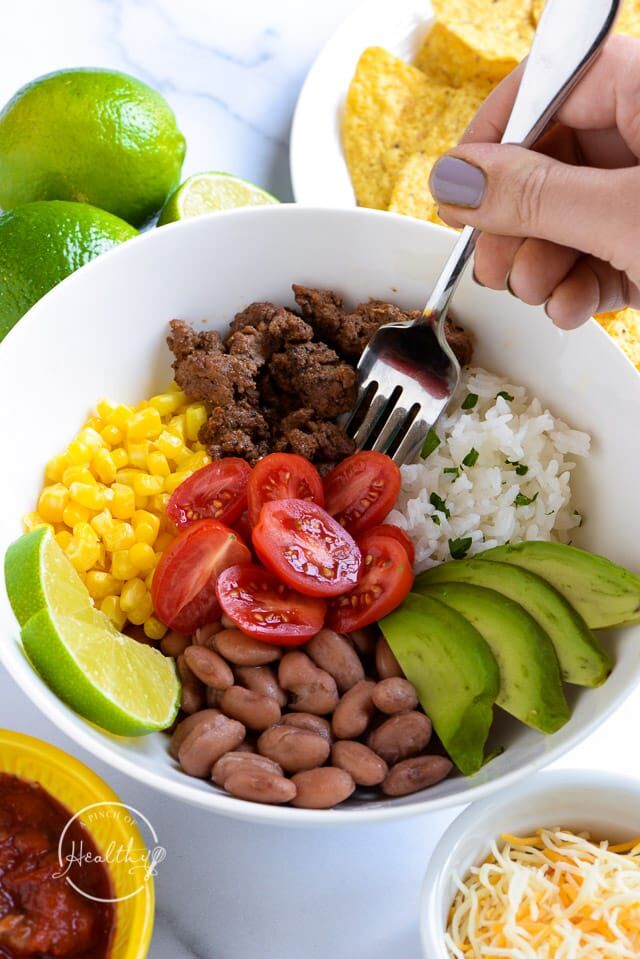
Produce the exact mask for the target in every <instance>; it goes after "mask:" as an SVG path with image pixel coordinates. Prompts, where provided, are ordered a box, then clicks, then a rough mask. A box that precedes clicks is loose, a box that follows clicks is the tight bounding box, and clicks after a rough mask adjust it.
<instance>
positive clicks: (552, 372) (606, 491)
mask: <svg viewBox="0 0 640 959" xmlns="http://www.w3.org/2000/svg"><path fill="white" fill-rule="evenodd" d="M454 239H455V238H454V237H453V236H452V235H451V233H450V232H448V231H447V230H445V229H443V228H442V227H437V226H433V225H432V224H429V223H423V222H422V221H420V220H415V219H412V218H410V217H403V216H398V215H396V214H393V213H381V212H378V211H374V210H363V209H359V210H327V209H321V210H318V209H308V208H305V207H301V206H296V205H293V204H292V205H286V204H283V205H282V206H272V207H262V208H254V209H251V208H248V209H245V210H239V211H234V212H231V213H214V214H212V215H210V216H203V217H196V218H194V219H192V220H185V221H183V222H181V223H176V224H173V225H171V226H165V227H162V228H161V229H157V230H152V231H151V232H149V233H147V234H145V235H144V236H141V237H138V238H136V239H134V240H130V241H129V242H127V243H125V244H124V245H123V246H121V247H118V248H116V249H115V250H113V251H111V252H110V253H107V254H105V255H104V256H101V257H99V258H98V259H97V260H94V261H93V263H90V264H89V265H88V266H87V267H85V268H83V269H81V270H79V271H78V272H77V273H75V274H73V275H72V276H71V277H69V278H68V279H67V280H65V281H64V282H63V283H61V284H60V286H58V287H57V288H56V289H54V290H52V292H51V293H49V294H48V295H47V296H46V297H44V299H43V300H41V301H40V302H39V303H38V304H36V306H35V307H34V308H33V309H32V310H31V311H30V313H29V314H28V315H27V316H26V317H24V318H23V319H22V320H21V321H20V323H19V324H18V325H17V327H16V328H15V329H14V330H13V331H12V332H11V333H10V334H9V336H8V337H7V338H6V339H5V340H4V342H3V343H2V344H0V436H2V440H3V450H5V451H9V452H8V453H7V452H5V455H4V456H3V462H2V466H3V468H2V470H0V557H1V556H3V555H4V551H5V549H6V547H7V545H8V543H9V542H10V541H11V540H13V539H14V537H17V536H19V535H20V532H21V522H20V520H21V517H22V515H24V514H25V513H27V512H29V511H31V510H32V509H33V508H34V505H35V503H36V501H37V497H38V493H39V490H40V487H41V483H42V470H43V467H44V464H45V463H46V462H47V460H48V459H49V458H50V457H51V456H53V455H55V454H56V453H58V452H61V451H62V450H64V448H65V447H66V445H67V443H68V442H69V441H70V440H71V439H72V438H73V437H74V435H75V434H76V432H77V430H78V428H79V427H80V426H81V425H82V423H83V421H84V419H85V418H86V416H87V414H88V412H89V410H90V409H91V408H92V407H93V406H94V405H95V403H96V401H97V400H99V399H100V398H101V397H102V396H107V397H110V398H111V399H113V400H116V401H120V402H131V401H136V400H139V399H142V398H144V397H148V396H151V395H152V394H153V393H155V392H157V391H158V390H161V389H163V388H166V386H167V383H168V381H169V380H170V378H171V371H170V362H171V357H170V355H169V352H168V350H167V347H166V344H165V337H166V334H167V324H168V321H169V320H170V319H172V318H173V317H181V318H183V319H185V320H189V321H192V322H196V323H199V322H202V321H205V320H206V321H207V322H208V323H209V328H216V327H217V328H218V329H220V330H221V331H222V330H225V329H226V328H227V325H228V323H229V320H230V319H231V318H232V317H233V315H234V314H235V313H236V312H237V311H238V310H240V309H242V308H243V307H244V306H246V305H247V304H248V303H250V302H251V301H252V300H271V301H272V302H274V303H292V298H291V283H292V282H298V283H303V284H307V285H310V286H326V287H329V288H333V289H336V290H340V291H341V292H342V293H343V294H344V295H345V296H348V299H349V301H350V302H353V301H361V300H365V299H366V298H367V297H369V296H374V297H377V298H380V299H389V300H391V301H393V302H397V303H399V304H401V305H404V306H406V307H415V305H416V304H419V303H423V302H424V301H425V300H426V298H427V292H428V291H429V290H430V289H431V285H432V283H433V281H434V279H435V277H436V276H437V274H438V273H439V271H440V268H441V265H442V263H443V262H444V260H445V259H446V257H447V255H448V254H449V251H450V249H451V246H452V244H453V242H454ZM456 311H457V314H458V316H459V318H460V320H461V322H462V323H463V324H464V325H465V326H466V327H468V328H469V329H470V330H471V331H472V332H473V333H474V334H475V337H476V341H477V349H476V359H477V362H478V363H479V364H480V365H482V366H484V367H486V368H487V369H493V370H495V371H496V372H499V373H504V374H508V376H509V378H510V380H511V382H515V383H523V384H524V385H526V386H528V387H529V388H530V389H531V390H532V392H533V393H535V394H536V395H537V396H538V397H539V398H540V399H541V400H542V402H543V403H545V404H548V405H549V406H550V408H551V409H552V410H553V412H554V413H555V414H556V415H558V416H561V417H563V418H564V419H565V420H566V421H567V422H569V423H570V424H571V425H572V426H575V427H576V428H577V429H586V430H588V431H589V432H591V434H592V436H593V452H592V454H591V455H590V457H589V459H588V460H587V461H586V463H584V464H583V465H582V466H581V467H580V468H579V469H578V470H576V474H575V479H574V491H575V502H576V508H579V509H580V510H581V512H584V514H585V515H586V518H587V522H586V524H585V526H584V527H583V529H581V530H580V531H579V532H580V536H581V540H580V542H581V544H582V545H584V546H586V547H587V548H590V549H593V550H594V551H596V552H600V553H603V554H604V555H607V556H609V557H610V558H611V559H613V560H616V561H618V562H621V563H624V564H626V565H629V566H632V567H634V566H636V567H637V566H639V565H640V563H639V562H638V543H640V510H638V508H637V495H636V483H635V481H634V480H632V477H636V476H638V474H640V448H639V444H638V440H637V436H638V433H637V411H638V407H639V404H640V378H638V376H637V373H636V371H635V369H634V367H633V366H632V365H631V363H630V362H629V361H628V360H627V359H625V357H624V355H623V354H622V353H621V352H620V351H619V350H618V349H617V347H616V346H615V345H614V343H613V342H612V341H611V340H610V339H609V337H608V336H607V335H606V333H605V332H604V331H603V330H602V329H601V328H600V327H599V326H598V325H597V324H596V323H595V322H592V323H588V324H586V325H585V326H584V327H582V328H581V329H579V330H577V331H576V332H574V333H570V334H562V333H560V332H559V331H558V330H557V329H556V328H555V327H553V326H552V325H551V323H550V322H549V320H548V319H547V317H546V316H545V314H544V311H543V310H542V309H534V308H532V307H527V306H525V305H524V304H522V303H520V302H518V301H517V300H514V299H513V298H512V297H510V296H509V295H508V294H504V293H503V294H501V293H495V292H493V291H491V290H486V289H480V288H479V287H478V286H477V285H476V284H475V283H474V282H473V281H472V279H471V277H470V276H466V277H464V278H463V280H462V283H461V285H460V289H459V290H458V292H457V294H456ZM611 647H612V649H613V651H614V655H615V659H616V667H615V669H614V671H613V674H612V676H611V678H610V679H609V680H608V682H607V683H606V684H605V685H604V686H602V687H601V688H600V689H595V690H588V691H578V690H576V689H573V690H572V691H571V699H572V701H573V702H574V710H573V715H572V717H571V720H570V721H569V722H568V723H567V724H566V726H564V727H563V728H562V729H561V730H560V731H559V732H558V733H556V734H555V735H554V736H549V737H544V736H542V735H540V734H539V733H536V732H534V731H533V730H532V729H528V728H526V727H524V726H522V725H520V724H518V723H516V722H515V721H514V720H510V719H509V718H508V717H506V716H505V717H504V718H503V717H501V718H500V721H499V723H496V726H495V737H496V738H495V739H494V743H500V744H501V745H503V746H505V752H504V753H503V755H501V756H499V757H498V758H496V759H494V760H493V761H492V762H490V763H489V764H488V765H487V766H486V767H485V768H484V769H483V770H481V772H479V773H478V774H477V775H476V776H473V777H472V778H470V779H464V778H463V777H461V776H454V777H451V778H449V779H447V780H445V781H444V782H442V783H439V784H438V785H437V786H435V787H433V788H432V789H429V790H425V791H423V792H422V793H418V794H415V795H413V796H406V797H403V798H401V799H380V800H376V801H371V802H364V801H362V800H360V801H356V800H349V801H348V803H346V804H344V805H343V806H341V807H340V808H338V809H335V810H328V811H317V812H314V811H311V810H302V809H290V808H278V807H269V806H262V805H257V804H254V803H247V802H241V801H240V800H237V799H234V798H232V797H231V796H228V795H226V794H225V793H223V792H221V791H220V790H218V789H216V788H214V787H213V786H212V784H211V783H207V782H204V781H201V780H197V779H191V778H189V777H188V776H185V775H184V774H183V773H182V772H180V770H179V769H178V768H177V765H176V764H175V763H174V762H173V761H172V760H171V759H170V758H169V756H168V754H167V737H166V736H164V735H163V734H161V733H157V734H155V735H152V736H147V737H144V738H140V739H124V738H119V737H114V736H109V735H107V734H106V733H103V732H102V731H101V730H99V729H97V728H96V727H94V726H91V725H89V724H88V723H86V722H85V721H84V720H82V719H81V718H80V717H79V716H77V715H76V714H75V713H73V712H72V711H71V710H70V709H68V708H67V707H66V706H65V705H64V704H63V703H62V702H60V700H59V699H58V698H57V697H56V696H55V695H54V694H53V693H52V692H51V691H50V690H49V689H48V688H47V686H46V685H45V683H44V682H43V681H42V680H41V679H40V677H39V676H38V675H37V674H36V673H35V672H34V670H33V669H32V668H31V666H30V665H29V663H28V662H27V660H26V659H25V657H24V655H23V653H22V649H21V646H20V637H19V631H18V627H17V624H16V621H15V619H14V617H13V614H12V612H11V609H10V607H9V603H8V600H7V598H6V595H5V590H4V583H3V585H2V586H0V654H1V656H2V660H3V662H4V664H5V665H6V667H7V669H8V670H9V672H10V673H11V674H12V676H13V677H14V679H15V680H16V682H17V683H18V684H19V686H20V687H21V688H22V689H23V690H24V692H25V693H26V694H27V695H28V696H29V697H30V698H31V699H32V700H33V701H34V703H36V705H37V706H39V707H40V709H42V711H43V712H44V713H45V715H46V716H48V717H49V719H50V720H51V721H52V722H53V723H55V724H56V725H58V726H59V727H60V728H61V729H62V730H63V731H64V732H66V733H67V735H69V736H70V737H71V738H72V739H74V740H75V741H76V742H77V743H79V744H80V745H81V746H83V747H84V748H85V749H87V750H88V751H89V752H90V753H93V754H94V755H95V756H96V757H98V758H100V759H103V760H105V761H106V762H108V763H111V764H112V765H114V766H115V767H116V768H118V769H120V770H121V771H122V772H125V773H127V774H128V775H130V776H133V777H134V778H136V779H138V780H140V781H141V782H144V783H146V784H148V785H150V786H153V787H155V788H157V789H161V790H164V791H165V792H167V793H170V794H171V795H172V796H174V797H175V798H179V799H182V800H185V801H188V802H192V803H196V804H198V805H200V806H202V807H204V808H207V809H210V810H212V811H216V812H218V813H223V814H226V815H229V816H236V817H238V818H242V819H249V820H255V821H263V822H272V823H278V824H282V825H312V824H316V823H319V824H338V823H349V824H352V823H357V822H359V821H374V820H378V819H394V818H401V817H406V816H410V815H412V814H415V813H424V812H428V811H432V810H437V809H443V808H445V807H447V806H454V805H458V804H460V803H464V802H470V801H471V800H473V799H477V798H480V797H481V796H484V795H487V794H488V793H490V792H493V791H495V790H498V789H500V788H502V787H503V786H506V785H507V784H509V783H510V782H513V781H514V780H516V779H519V778H521V777H523V776H526V775H529V774H531V773H532V772H533V771H534V770H535V769H538V768H540V767H541V766H543V765H545V764H547V763H550V762H551V761H552V760H554V759H556V758H558V756H560V755H562V753H564V752H566V751H567V750H568V749H570V748H571V747H572V746H575V745H576V744H577V743H578V742H579V741H580V740H582V739H583V738H584V737H585V736H586V735H588V733H589V732H591V731H592V730H593V729H595V728H596V727H597V726H598V725H599V724H600V723H601V722H602V721H603V720H604V719H605V717H606V716H607V715H608V714H609V713H611V712H612V711H613V710H614V709H615V708H616V706H617V705H618V704H619V703H620V701H621V700H622V699H623V698H624V697H625V696H627V695H628V694H629V693H630V692H631V691H632V689H633V688H634V687H635V685H636V683H637V682H638V680H639V679H640V627H638V626H636V627H634V628H630V629H626V630H617V631H616V633H615V635H614V636H613V638H612V639H611Z"/></svg>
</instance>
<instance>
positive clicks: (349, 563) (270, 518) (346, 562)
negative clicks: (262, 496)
mask: <svg viewBox="0 0 640 959" xmlns="http://www.w3.org/2000/svg"><path fill="white" fill-rule="evenodd" d="M253 545H254V548H255V551H256V553H257V554H258V558H259V559H260V560H262V562H263V563H264V565H265V566H266V567H267V569H270V570H271V572H272V573H275V574H276V576H277V577H278V578H279V579H280V580H281V581H282V582H283V583H286V584H287V586H291V587H293V589H297V590H298V591H299V592H300V593H304V594H305V596H339V595H340V594H341V593H346V592H347V591H348V590H350V589H352V588H353V587H354V586H355V584H356V583H357V582H358V579H359V578H360V569H361V566H362V556H361V555H360V550H359V549H358V547H357V546H356V544H355V542H354V540H353V539H352V538H351V536H349V534H348V533H347V532H346V530H344V529H343V528H342V526H339V525H338V523H336V521H335V520H334V519H332V518H331V516H329V514H328V513H326V512H325V511H324V510H323V509H322V507H321V506H318V505H317V504H316V503H309V502H306V501H305V500H302V499H281V500H277V501H276V502H274V503H265V504H264V506H263V507H262V510H261V512H260V521H259V523H258V525H257V526H255V527H254V529H253Z"/></svg>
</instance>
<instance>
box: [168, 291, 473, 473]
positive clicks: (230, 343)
mask: <svg viewBox="0 0 640 959" xmlns="http://www.w3.org/2000/svg"><path fill="white" fill-rule="evenodd" d="M293 291H294V295H295V299H296V303H297V304H298V306H299V308H300V311H301V313H302V316H299V315H298V314H297V313H294V312H292V311H291V310H288V309H286V308H285V307H282V306H275V305H274V304H273V303H251V304H249V306H247V307H246V308H245V309H244V310H242V311H241V312H240V313H238V314H237V315H236V316H235V318H234V320H233V322H232V323H231V327H230V331H229V334H228V336H227V337H226V339H225V340H223V339H222V338H221V337H220V335H219V334H218V333H214V332H210V331H209V332H207V331H205V332H196V331H195V330H193V329H192V327H191V326H189V324H187V323H184V322H182V321H180V320H174V321H173V322H172V323H171V333H170V335H169V337H168V339H167V343H168V344H169V348H170V349H171V351H172V352H173V354H174V357H175V360H174V363H173V368H174V370H175V374H176V381H177V383H178V385H179V386H180V387H181V388H182V389H183V390H184V392H185V393H186V394H187V396H188V397H189V398H190V399H192V400H199V401H202V402H204V403H206V404H207V405H208V407H209V414H210V415H209V419H208V420H207V422H206V423H205V425H204V426H203V427H202V430H201V431H200V437H199V438H200V441H201V442H202V443H203V444H204V445H205V446H206V447H207V450H208V452H209V454H210V455H211V456H212V457H214V458H219V457H223V456H242V457H244V458H245V459H246V460H248V461H249V462H250V463H255V462H256V461H257V460H258V459H260V457H262V456H264V455H265V454H267V453H269V452H271V451H272V450H279V451H286V452H291V453H298V454H300V455H301V456H304V457H306V458H307V459H309V460H311V461H312V462H314V463H316V464H318V466H319V467H322V468H323V469H327V468H329V467H330V466H331V465H333V464H334V463H336V462H337V461H338V460H340V459H342V458H344V457H345V456H348V455H349V454H350V453H352V452H353V442H352V441H351V440H350V439H349V438H348V437H347V436H346V434H345V432H344V430H343V429H342V427H341V426H339V425H338V424H337V423H336V422H335V418H336V417H338V416H340V414H342V413H347V412H348V411H349V410H351V409H352V408H353V406H354V404H355V402H356V397H357V381H356V372H355V366H356V363H357V361H358V359H359V358H360V355H361V353H362V351H363V350H364V348H365V346H366V345H367V343H368V342H369V340H370V339H371V337H372V336H373V334H374V333H375V332H376V330H378V328H379V327H380V326H382V325H383V324H385V323H401V322H406V321H408V320H412V319H414V318H415V317H417V316H419V315H420V313H419V311H416V312H403V311H402V310H401V309H400V308H399V307H397V306H394V305H393V304H392V303H383V302H382V301H380V300H369V302H368V303H360V304H359V305H358V306H357V307H356V308H355V309H354V310H353V311H352V312H351V313H349V312H347V311H345V310H344V308H343V305H342V299H341V297H340V296H338V294H337V293H334V292H333V291H332V290H314V289H308V288H306V287H303V286H294V287H293ZM447 338H448V339H449V342H450V343H451V346H452V349H453V351H454V353H455V354H456V356H457V357H458V359H459V360H460V362H461V363H462V365H468V363H469V362H470V361H471V354H472V348H473V347H472V340H471V337H470V335H469V334H468V333H466V332H465V331H464V330H461V329H460V328H459V327H456V326H454V324H452V323H450V322H449V321H447Z"/></svg>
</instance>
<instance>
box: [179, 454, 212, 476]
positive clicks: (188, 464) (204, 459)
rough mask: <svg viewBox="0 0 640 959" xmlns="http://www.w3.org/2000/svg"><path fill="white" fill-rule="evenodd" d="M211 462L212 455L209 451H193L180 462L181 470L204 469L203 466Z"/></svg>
mask: <svg viewBox="0 0 640 959" xmlns="http://www.w3.org/2000/svg"><path fill="white" fill-rule="evenodd" d="M210 462H211V457H210V456H209V454H208V453H205V452H203V451H200V452H198V453H191V455H190V456H188V457H187V458H186V459H184V460H182V461H181V463H180V469H181V470H193V471H194V472H195V471H196V470H199V469H202V467H203V466H207V464H208V463H210Z"/></svg>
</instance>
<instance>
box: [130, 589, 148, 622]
mask: <svg viewBox="0 0 640 959" xmlns="http://www.w3.org/2000/svg"><path fill="white" fill-rule="evenodd" d="M152 613H153V602H152V600H151V596H150V595H149V593H148V592H147V591H146V590H145V594H144V596H143V598H142V599H141V600H140V602H139V603H138V604H137V605H136V606H134V607H133V609H130V610H129V620H130V621H131V622H132V623H133V625H134V626H142V624H143V623H144V622H145V621H146V620H147V619H149V617H150V616H151V614H152Z"/></svg>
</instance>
